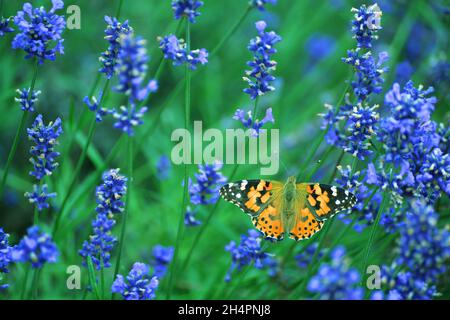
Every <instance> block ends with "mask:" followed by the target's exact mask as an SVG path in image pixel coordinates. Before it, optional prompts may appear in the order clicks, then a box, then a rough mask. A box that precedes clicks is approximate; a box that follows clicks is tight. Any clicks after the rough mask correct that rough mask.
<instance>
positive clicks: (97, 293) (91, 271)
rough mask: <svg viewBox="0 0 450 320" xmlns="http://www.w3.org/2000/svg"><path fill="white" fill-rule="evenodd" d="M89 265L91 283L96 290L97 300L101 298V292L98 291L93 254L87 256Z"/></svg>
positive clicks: (93, 289)
mask: <svg viewBox="0 0 450 320" xmlns="http://www.w3.org/2000/svg"><path fill="white" fill-rule="evenodd" d="M87 265H88V275H89V283H90V284H91V288H92V291H94V294H95V296H96V297H97V300H100V293H99V292H98V285H97V280H96V279H95V269H94V264H93V263H92V258H91V256H88V257H87Z"/></svg>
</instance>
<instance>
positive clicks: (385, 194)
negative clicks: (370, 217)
mask: <svg viewBox="0 0 450 320" xmlns="http://www.w3.org/2000/svg"><path fill="white" fill-rule="evenodd" d="M382 197H383V200H382V201H381V204H380V208H379V209H378V212H377V216H376V218H375V222H374V224H373V225H372V230H371V232H370V237H369V241H368V242H367V247H366V251H365V253H364V260H363V264H362V269H361V274H362V275H365V274H366V268H367V262H368V260H369V255H370V250H371V249H372V243H373V240H374V239H375V234H376V232H377V229H378V224H379V222H380V218H381V215H382V214H383V210H384V207H385V206H386V204H387V203H388V201H389V193H388V192H387V191H384V192H383V196H382ZM361 280H362V281H364V276H363V277H361Z"/></svg>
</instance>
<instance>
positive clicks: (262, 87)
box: [243, 21, 281, 100]
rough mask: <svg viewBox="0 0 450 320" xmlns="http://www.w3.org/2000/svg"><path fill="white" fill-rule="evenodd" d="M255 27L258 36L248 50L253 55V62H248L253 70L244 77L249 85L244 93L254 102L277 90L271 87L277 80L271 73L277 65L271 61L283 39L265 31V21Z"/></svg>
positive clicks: (246, 72)
mask: <svg viewBox="0 0 450 320" xmlns="http://www.w3.org/2000/svg"><path fill="white" fill-rule="evenodd" d="M255 25H256V30H257V31H258V36H257V37H256V38H254V39H251V40H250V43H249V45H248V50H250V51H251V52H252V53H253V60H251V61H248V62H247V65H248V66H249V67H251V69H250V70H247V71H245V77H243V79H244V81H246V82H247V83H248V85H249V87H248V88H246V89H244V92H245V93H247V94H249V95H250V97H251V99H252V100H254V99H256V97H258V96H262V95H264V94H265V93H267V92H270V91H273V90H275V88H274V87H273V86H272V85H271V82H272V81H274V80H275V77H274V76H273V75H272V74H271V72H272V71H273V70H275V68H276V65H277V63H276V62H275V61H274V60H271V56H272V55H273V54H275V53H276V52H277V50H276V49H275V47H274V46H275V44H276V43H278V42H280V41H281V37H280V36H279V35H277V34H276V33H275V32H274V31H270V32H266V31H264V30H265V29H266V27H267V23H266V22H265V21H258V22H256V24H255Z"/></svg>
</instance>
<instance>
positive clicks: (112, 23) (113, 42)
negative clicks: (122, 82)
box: [99, 16, 133, 79]
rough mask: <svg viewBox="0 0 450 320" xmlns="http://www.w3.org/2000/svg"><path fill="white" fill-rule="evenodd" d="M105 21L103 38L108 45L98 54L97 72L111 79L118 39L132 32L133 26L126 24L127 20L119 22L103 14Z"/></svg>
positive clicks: (115, 60)
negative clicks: (100, 64)
mask: <svg viewBox="0 0 450 320" xmlns="http://www.w3.org/2000/svg"><path fill="white" fill-rule="evenodd" d="M105 22H106V23H107V27H106V29H105V39H106V40H107V41H108V42H109V46H108V49H107V50H106V51H104V52H102V54H101V56H100V62H101V63H102V67H101V68H100V69H99V72H100V73H104V74H105V75H106V78H108V79H111V78H112V76H113V75H114V71H115V66H116V62H117V56H118V54H119V48H120V43H119V39H120V37H121V36H122V35H127V34H130V33H132V32H133V28H131V27H130V25H129V24H128V20H126V21H125V22H124V23H120V22H119V21H118V20H117V19H116V18H112V17H108V16H105Z"/></svg>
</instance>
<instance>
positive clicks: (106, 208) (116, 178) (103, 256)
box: [79, 169, 127, 270]
mask: <svg viewBox="0 0 450 320" xmlns="http://www.w3.org/2000/svg"><path fill="white" fill-rule="evenodd" d="M102 179H103V182H102V184H101V185H99V186H98V187H97V189H96V198H97V199H96V201H97V208H96V209H95V211H96V212H97V217H96V218H95V219H94V221H93V222H92V228H93V230H94V232H93V235H91V236H90V237H89V240H87V241H84V243H83V248H82V249H81V250H80V251H79V254H80V255H81V256H82V257H83V265H84V266H86V261H87V258H88V257H89V256H90V257H91V259H92V263H93V264H94V266H95V268H96V269H97V270H100V269H101V268H102V267H103V268H109V267H110V266H111V263H110V258H111V251H112V250H113V248H114V246H115V245H116V243H117V238H116V237H115V236H113V235H112V233H111V230H112V228H113V227H114V225H115V224H116V222H115V220H114V215H115V214H119V213H121V212H122V211H123V210H124V206H125V205H124V202H123V200H122V198H123V197H124V196H125V194H126V190H127V188H126V182H127V179H126V178H125V177H124V176H122V175H120V174H119V169H111V170H109V171H107V172H105V173H104V174H103V177H102Z"/></svg>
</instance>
